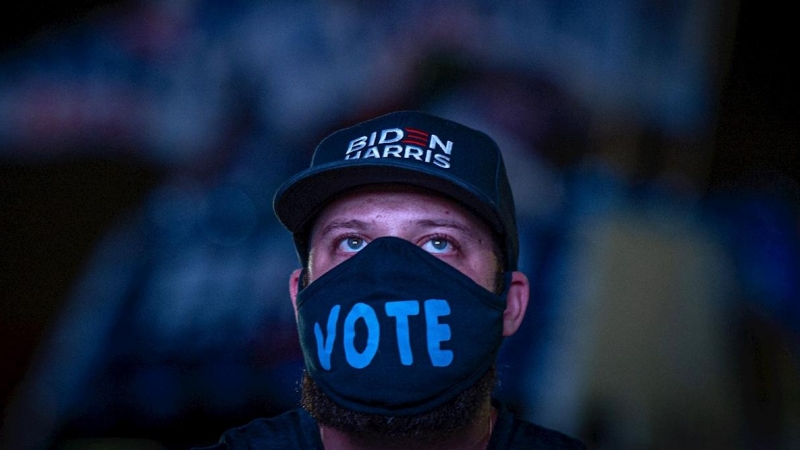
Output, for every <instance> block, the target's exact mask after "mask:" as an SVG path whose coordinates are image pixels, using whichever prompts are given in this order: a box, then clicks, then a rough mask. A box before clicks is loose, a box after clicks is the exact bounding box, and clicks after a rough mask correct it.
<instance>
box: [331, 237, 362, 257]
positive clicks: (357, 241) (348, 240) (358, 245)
mask: <svg viewBox="0 0 800 450" xmlns="http://www.w3.org/2000/svg"><path fill="white" fill-rule="evenodd" d="M366 245H367V241H366V240H365V239H364V238H361V237H358V236H346V237H344V238H342V239H340V240H339V244H338V246H337V249H338V250H340V251H342V252H345V253H357V252H359V251H361V249H363V248H364V247H366Z"/></svg>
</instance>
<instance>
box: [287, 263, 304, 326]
mask: <svg viewBox="0 0 800 450" xmlns="http://www.w3.org/2000/svg"><path fill="white" fill-rule="evenodd" d="M302 275H303V269H295V270H294V271H292V274H291V275H289V296H290V297H292V307H293V308H294V318H295V319H297V292H298V291H299V290H300V277H301V276H302Z"/></svg>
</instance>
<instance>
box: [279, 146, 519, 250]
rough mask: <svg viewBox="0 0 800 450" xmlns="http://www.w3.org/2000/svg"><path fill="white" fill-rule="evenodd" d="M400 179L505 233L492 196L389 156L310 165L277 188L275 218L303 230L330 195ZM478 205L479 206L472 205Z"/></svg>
mask: <svg viewBox="0 0 800 450" xmlns="http://www.w3.org/2000/svg"><path fill="white" fill-rule="evenodd" d="M386 183H402V184H409V185H412V186H417V187H422V188H427V189H430V190H432V191H434V192H437V193H440V194H443V195H445V196H447V197H450V198H452V199H453V200H455V201H457V202H458V203H459V204H461V205H462V206H464V207H465V208H467V209H468V210H470V211H471V212H472V213H473V214H476V215H477V216H478V217H480V218H482V219H483V220H485V221H486V222H487V223H488V224H489V225H490V226H491V227H492V229H493V230H495V232H497V233H499V234H500V235H504V234H505V233H506V231H507V230H504V227H503V225H502V221H501V220H500V217H499V215H498V212H497V211H496V207H497V205H494V203H493V202H492V200H491V199H489V198H488V197H486V196H484V195H481V194H480V193H478V192H475V191H474V190H472V189H470V188H469V187H468V185H467V184H466V183H463V182H462V181H461V180H459V179H457V178H455V177H448V176H447V175H445V174H443V173H442V171H441V170H436V171H433V170H426V168H425V167H420V166H415V167H413V168H409V167H408V166H405V165H403V164H402V163H395V162H394V161H391V160H382V161H379V162H377V161H376V162H374V163H373V162H372V161H370V160H362V161H359V162H357V163H353V162H352V161H349V162H348V163H347V164H346V165H343V164H342V163H341V162H335V163H329V164H323V165H319V166H315V167H312V168H309V169H307V170H305V171H303V172H300V173H298V174H297V175H295V176H294V177H292V178H290V179H289V180H287V181H286V182H285V183H284V184H283V185H282V186H281V187H280V188H279V189H278V191H277V192H276V194H275V199H274V202H273V208H274V210H275V214H276V215H277V216H278V220H280V221H281V223H282V224H283V225H284V226H285V227H286V228H287V229H288V230H289V231H291V232H292V233H295V232H298V231H300V230H303V229H304V228H306V227H307V226H308V225H309V223H308V222H309V221H310V220H311V219H312V218H313V217H315V216H316V215H317V214H318V213H319V211H320V210H321V209H322V207H323V206H324V205H325V204H326V202H327V201H328V200H330V199H331V198H332V197H334V196H336V195H338V194H340V193H342V192H344V191H346V190H348V189H352V188H355V187H358V186H364V185H368V184H386ZM476 205H477V208H478V209H475V208H476Z"/></svg>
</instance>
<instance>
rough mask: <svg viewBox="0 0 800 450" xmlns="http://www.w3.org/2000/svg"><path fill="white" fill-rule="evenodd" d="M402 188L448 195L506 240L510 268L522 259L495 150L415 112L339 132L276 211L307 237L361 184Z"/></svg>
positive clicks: (465, 131)
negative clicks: (330, 206)
mask: <svg viewBox="0 0 800 450" xmlns="http://www.w3.org/2000/svg"><path fill="white" fill-rule="evenodd" d="M376 183H403V184H409V185H413V186H418V187H422V188H427V189H430V190H433V191H435V192H438V193H440V194H443V195H445V196H447V197H450V198H452V199H454V200H456V201H457V202H459V203H460V204H462V205H464V206H465V207H466V208H467V209H469V210H470V211H472V212H473V213H474V214H476V215H477V216H478V217H480V218H482V219H483V220H485V221H486V222H487V223H488V224H489V225H490V226H491V227H492V229H493V230H494V231H495V232H496V233H497V234H498V236H500V237H501V238H502V240H503V243H502V245H503V248H504V251H505V256H506V261H505V263H506V268H507V269H508V270H515V269H516V266H517V258H518V236H517V227H516V214H515V211H514V201H513V197H512V194H511V188H510V186H509V183H508V179H507V176H506V170H505V165H504V163H503V158H502V155H501V153H500V150H499V148H498V147H497V144H496V143H495V142H494V140H492V138H490V137H489V136H488V135H486V134H485V133H483V132H480V131H477V130H474V129H472V128H469V127H466V126H464V125H461V124H458V123H456V122H452V121H450V120H446V119H442V118H440V117H436V116H432V115H430V114H425V113H421V112H417V111H400V112H395V113H391V114H387V115H384V116H381V117H378V118H375V119H372V120H368V121H366V122H362V123H360V124H358V125H355V126H353V127H350V128H345V129H343V130H339V131H337V132H335V133H333V134H331V135H329V136H328V137H326V138H325V139H323V140H322V142H320V143H319V145H318V146H317V148H316V150H315V151H314V156H313V158H312V161H311V166H310V167H309V168H308V169H306V170H304V171H302V172H300V173H298V174H296V175H295V176H293V177H291V178H290V179H289V180H287V181H286V182H285V183H284V184H283V185H282V186H281V187H280V188H279V189H278V191H277V193H276V195H275V201H274V208H275V213H276V215H277V216H278V219H279V220H280V221H281V223H282V224H283V225H284V226H285V227H286V228H287V229H288V230H289V231H291V232H292V233H295V243H296V244H297V247H298V248H297V249H298V254H299V256H300V259H301V261H302V262H303V263H305V262H306V261H305V258H306V257H307V255H306V254H307V250H308V249H307V248H305V246H306V245H307V244H306V243H305V238H304V237H302V236H301V235H302V234H304V233H305V232H307V228H308V227H309V226H310V221H311V219H312V218H313V217H315V216H316V214H317V213H318V212H319V211H320V209H321V208H322V207H323V206H324V205H325V204H326V203H327V201H328V200H329V199H331V197H333V196H335V195H337V194H339V193H342V192H344V191H346V190H348V189H351V188H353V187H356V186H362V185H367V184H376Z"/></svg>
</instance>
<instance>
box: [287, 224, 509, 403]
mask: <svg viewBox="0 0 800 450" xmlns="http://www.w3.org/2000/svg"><path fill="white" fill-rule="evenodd" d="M505 276H506V280H505V281H506V283H505V285H506V286H508V285H509V281H510V277H511V274H510V273H506V274H505ZM507 289H508V288H506V291H505V292H503V294H501V295H496V294H494V293H493V292H490V291H488V290H486V289H484V288H483V287H481V286H480V285H478V284H477V283H475V282H474V281H472V280H471V279H470V278H469V277H467V276H466V275H464V274H462V273H461V272H459V271H458V270H457V269H455V268H453V267H451V266H450V265H448V264H447V263H445V262H443V261H441V260H439V259H438V258H436V257H434V256H432V255H430V254H429V253H428V252H426V251H425V250H422V249H421V248H419V247H417V246H416V245H414V244H412V243H410V242H408V241H405V240H403V239H399V238H394V237H384V238H379V239H376V240H375V241H373V242H371V243H370V244H369V245H367V246H366V247H365V248H364V249H363V250H361V251H360V252H359V253H358V254H356V255H353V256H352V257H350V258H349V259H347V260H346V261H344V262H343V263H341V264H339V265H338V266H336V267H334V268H333V269H331V270H330V271H328V272H327V273H325V274H324V275H322V276H321V277H320V278H319V279H317V280H315V281H314V282H313V283H311V284H310V285H309V286H308V287H306V288H305V289H303V290H301V291H300V292H299V293H298V294H297V311H298V325H299V334H300V344H301V346H302V349H303V354H304V356H305V362H306V369H307V370H308V373H309V375H310V376H311V377H312V378H313V379H314V380H315V381H316V383H317V384H318V385H319V387H320V388H321V389H322V390H323V391H324V392H325V393H327V394H328V395H329V396H330V397H331V398H332V399H333V400H334V401H335V402H336V403H338V404H340V405H341V406H343V407H346V408H348V409H351V410H353V411H358V412H362V413H371V414H382V415H411V414H418V413H423V412H426V411H429V410H431V409H433V408H435V407H437V406H440V405H442V404H444V403H445V402H447V401H448V400H451V399H453V398H454V397H455V396H456V395H458V394H459V393H461V392H462V391H464V390H465V389H467V388H468V387H470V386H472V385H473V384H474V383H475V382H476V381H477V380H478V379H479V378H480V377H481V376H482V375H483V374H484V373H485V372H486V370H488V369H489V367H491V365H492V364H493V363H494V360H495V357H496V354H497V350H498V348H499V347H500V344H501V342H502V339H503V338H502V332H503V311H504V310H505V306H506V296H507V294H508V291H507Z"/></svg>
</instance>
